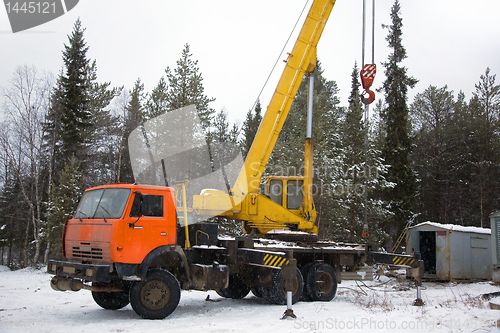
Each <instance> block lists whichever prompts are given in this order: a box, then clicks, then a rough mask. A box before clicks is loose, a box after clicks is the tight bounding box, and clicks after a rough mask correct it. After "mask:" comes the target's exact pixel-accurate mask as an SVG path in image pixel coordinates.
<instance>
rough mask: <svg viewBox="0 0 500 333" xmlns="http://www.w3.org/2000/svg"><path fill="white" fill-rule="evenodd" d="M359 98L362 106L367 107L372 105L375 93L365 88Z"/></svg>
mask: <svg viewBox="0 0 500 333" xmlns="http://www.w3.org/2000/svg"><path fill="white" fill-rule="evenodd" d="M366 94H368V97H365V95H366ZM360 97H361V102H363V104H364V105H368V104H371V103H373V101H374V100H375V93H374V92H373V91H371V90H370V89H368V88H367V89H365V90H364V91H363V92H362V93H361V96H360Z"/></svg>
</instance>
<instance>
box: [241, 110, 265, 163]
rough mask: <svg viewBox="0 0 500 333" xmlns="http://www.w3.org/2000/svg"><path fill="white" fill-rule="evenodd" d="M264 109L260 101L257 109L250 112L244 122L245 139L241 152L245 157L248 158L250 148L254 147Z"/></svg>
mask: <svg viewBox="0 0 500 333" xmlns="http://www.w3.org/2000/svg"><path fill="white" fill-rule="evenodd" d="M261 112H262V107H261V105H260V101H257V104H256V105H255V108H254V110H253V112H252V110H248V112H247V115H246V118H245V121H244V122H243V126H242V128H241V131H242V133H243V137H242V139H241V141H240V146H241V151H242V153H243V157H246V156H247V154H248V151H249V150H250V147H251V146H252V143H253V139H254V138H255V135H256V134H257V130H258V129H259V126H260V122H261V121H262V115H261Z"/></svg>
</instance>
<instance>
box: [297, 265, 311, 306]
mask: <svg viewBox="0 0 500 333" xmlns="http://www.w3.org/2000/svg"><path fill="white" fill-rule="evenodd" d="M313 266H314V263H312V262H308V263H307V264H305V265H304V266H302V267H301V268H300V272H301V273H302V278H303V279H304V289H303V290H302V298H301V299H300V300H301V301H306V302H309V301H311V300H312V299H311V296H309V292H308V291H307V288H306V284H307V276H308V275H309V272H310V271H311V269H312V268H313Z"/></svg>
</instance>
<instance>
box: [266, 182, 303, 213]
mask: <svg viewBox="0 0 500 333" xmlns="http://www.w3.org/2000/svg"><path fill="white" fill-rule="evenodd" d="M264 184H265V185H264V186H265V188H264V189H265V190H264V191H265V194H266V196H267V197H268V198H269V199H271V200H272V201H274V202H276V203H277V204H278V205H280V206H283V207H284V208H286V209H289V210H291V211H292V212H293V213H295V214H297V215H299V214H300V211H301V208H302V207H303V202H304V177H299V176H297V177H280V176H273V177H268V178H266V180H265V182H264Z"/></svg>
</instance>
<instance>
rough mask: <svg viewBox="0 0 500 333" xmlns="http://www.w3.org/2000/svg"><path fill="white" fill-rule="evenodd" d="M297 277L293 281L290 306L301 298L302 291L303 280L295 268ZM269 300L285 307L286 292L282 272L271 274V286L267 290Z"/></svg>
mask: <svg viewBox="0 0 500 333" xmlns="http://www.w3.org/2000/svg"><path fill="white" fill-rule="evenodd" d="M296 275H297V277H296V279H295V280H294V281H293V291H292V304H295V303H297V302H298V301H299V300H300V297H301V296H302V290H303V289H304V279H303V278H302V274H301V273H300V270H299V269H298V268H297V274H296ZM268 299H269V300H271V301H272V302H273V303H274V304H279V305H285V304H286V290H285V286H284V281H283V273H282V270H281V269H280V270H277V271H275V272H273V286H272V287H271V288H269V297H268Z"/></svg>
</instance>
